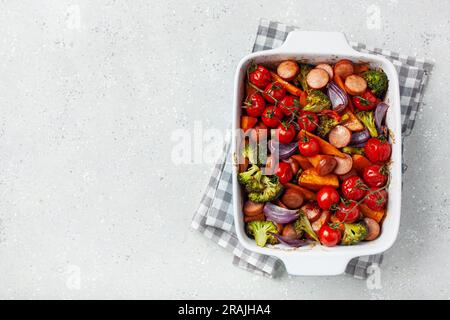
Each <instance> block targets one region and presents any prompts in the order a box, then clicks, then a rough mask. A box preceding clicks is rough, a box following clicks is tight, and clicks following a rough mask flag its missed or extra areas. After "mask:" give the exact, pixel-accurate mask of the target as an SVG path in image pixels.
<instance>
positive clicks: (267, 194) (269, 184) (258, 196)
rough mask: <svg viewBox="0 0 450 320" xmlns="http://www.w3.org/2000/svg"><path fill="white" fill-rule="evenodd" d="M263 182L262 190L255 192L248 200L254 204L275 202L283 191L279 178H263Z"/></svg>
mask: <svg viewBox="0 0 450 320" xmlns="http://www.w3.org/2000/svg"><path fill="white" fill-rule="evenodd" d="M261 182H262V184H263V186H264V188H263V189H262V190H255V191H252V192H250V193H249V194H248V198H249V199H250V200H251V201H253V202H258V203H261V202H268V201H272V200H275V199H276V198H277V197H278V196H279V195H280V193H281V192H282V191H283V185H282V184H281V183H280V181H279V180H278V177H277V176H262V178H261Z"/></svg>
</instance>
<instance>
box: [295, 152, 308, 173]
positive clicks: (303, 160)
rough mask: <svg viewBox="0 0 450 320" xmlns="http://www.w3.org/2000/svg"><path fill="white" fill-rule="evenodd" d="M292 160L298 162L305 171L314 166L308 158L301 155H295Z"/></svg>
mask: <svg viewBox="0 0 450 320" xmlns="http://www.w3.org/2000/svg"><path fill="white" fill-rule="evenodd" d="M291 158H292V159H294V160H295V161H297V162H298V164H299V165H300V167H301V168H302V169H303V170H306V169H309V168H312V164H311V162H309V160H308V158H306V157H304V156H302V155H301V154H294V155H293V156H291Z"/></svg>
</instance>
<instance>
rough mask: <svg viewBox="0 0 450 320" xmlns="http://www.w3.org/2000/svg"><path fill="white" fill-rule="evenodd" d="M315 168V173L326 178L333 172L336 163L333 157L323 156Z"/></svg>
mask: <svg viewBox="0 0 450 320" xmlns="http://www.w3.org/2000/svg"><path fill="white" fill-rule="evenodd" d="M321 158H322V159H320V161H319V163H318V164H317V166H316V171H317V173H318V174H319V175H320V176H326V175H327V174H330V173H331V172H333V171H334V170H335V168H336V165H337V161H336V159H335V158H334V157H332V156H328V155H323V156H322V157H321Z"/></svg>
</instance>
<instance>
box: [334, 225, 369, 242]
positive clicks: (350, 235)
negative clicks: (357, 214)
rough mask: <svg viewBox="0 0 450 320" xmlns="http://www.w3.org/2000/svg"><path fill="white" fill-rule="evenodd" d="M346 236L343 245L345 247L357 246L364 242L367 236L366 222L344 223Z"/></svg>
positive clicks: (343, 237)
mask: <svg viewBox="0 0 450 320" xmlns="http://www.w3.org/2000/svg"><path fill="white" fill-rule="evenodd" d="M344 227H345V230H344V234H343V236H342V240H341V244H342V245H344V246H348V245H353V244H357V243H359V242H361V241H363V240H364V239H365V238H366V236H367V232H368V229H367V225H366V224H365V223H364V222H358V223H344Z"/></svg>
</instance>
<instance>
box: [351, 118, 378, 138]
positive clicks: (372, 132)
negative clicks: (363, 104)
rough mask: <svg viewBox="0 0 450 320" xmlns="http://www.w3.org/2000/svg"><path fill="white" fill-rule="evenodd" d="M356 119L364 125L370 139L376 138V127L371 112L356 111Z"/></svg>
mask: <svg viewBox="0 0 450 320" xmlns="http://www.w3.org/2000/svg"><path fill="white" fill-rule="evenodd" d="M356 117H357V118H358V119H359V121H361V122H362V123H364V125H365V126H366V128H367V130H369V133H370V135H371V136H372V137H374V138H376V137H378V131H377V127H376V126H375V117H374V114H373V111H358V112H356Z"/></svg>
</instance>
